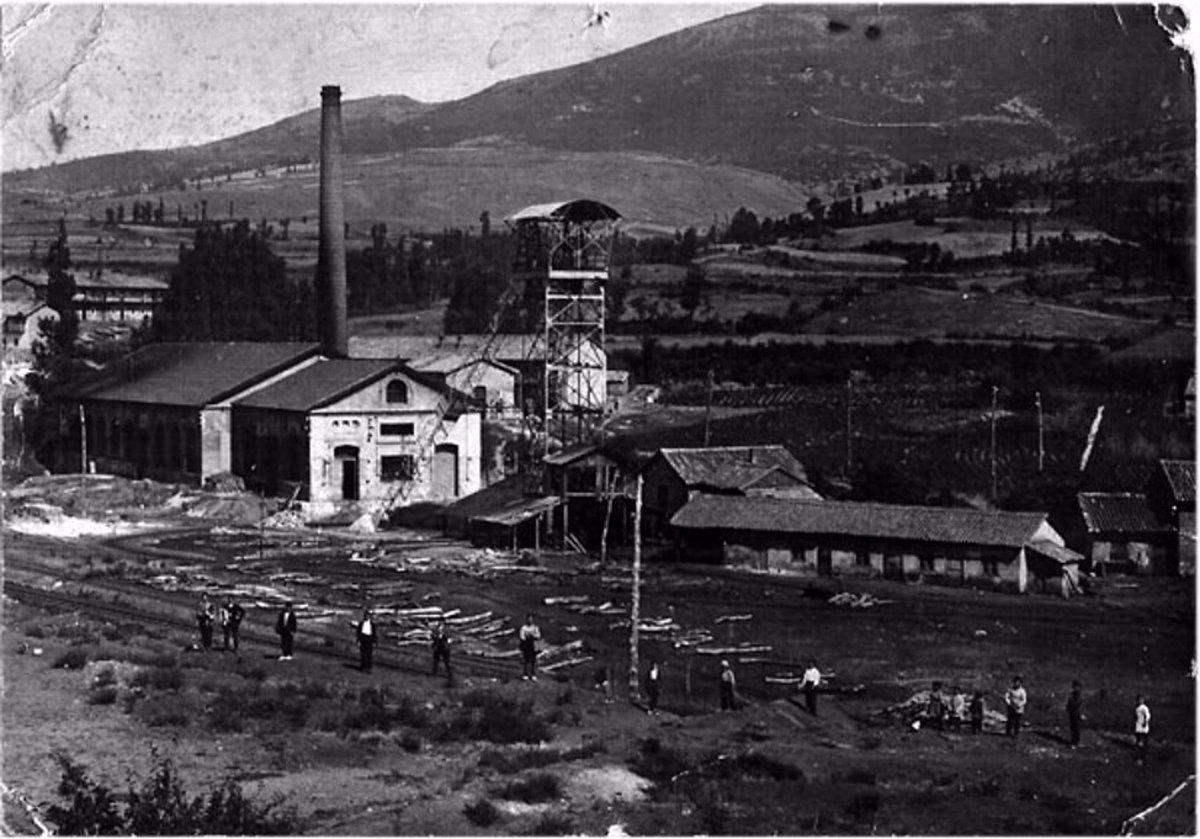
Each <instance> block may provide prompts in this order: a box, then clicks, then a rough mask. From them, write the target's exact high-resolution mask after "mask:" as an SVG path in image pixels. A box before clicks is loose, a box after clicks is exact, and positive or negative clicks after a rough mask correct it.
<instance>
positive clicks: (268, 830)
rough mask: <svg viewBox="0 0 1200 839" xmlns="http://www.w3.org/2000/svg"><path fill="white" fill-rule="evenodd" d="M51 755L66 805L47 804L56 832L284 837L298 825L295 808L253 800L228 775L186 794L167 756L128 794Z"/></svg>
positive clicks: (47, 812) (65, 757)
mask: <svg viewBox="0 0 1200 839" xmlns="http://www.w3.org/2000/svg"><path fill="white" fill-rule="evenodd" d="M55 759H56V760H57V761H58V764H59V766H60V768H61V769H62V777H61V779H60V781H59V784H58V789H57V791H58V795H59V796H60V797H61V798H63V799H65V802H66V803H65V804H57V803H55V804H52V805H50V806H49V807H48V808H47V810H46V816H47V818H48V819H49V820H50V821H52V822H53V823H54V824H55V825H56V826H57V827H58V832H59V833H60V834H64V835H72V836H83V835H111V834H119V835H141V836H179V835H224V836H243V835H259V836H266V835H272V836H282V835H290V834H293V833H295V832H296V831H297V828H298V827H299V823H298V822H297V820H296V816H295V813H294V812H293V811H290V810H288V811H278V808H279V807H280V804H281V801H280V800H279V799H276V800H274V801H271V802H268V803H266V804H259V803H256V802H254V801H251V800H249V799H247V798H246V797H245V796H244V795H243V793H242V790H241V788H240V787H239V786H238V785H237V783H236V782H235V781H233V780H232V779H230V780H227V781H226V782H225V783H224V784H222V785H220V786H217V787H213V788H212V789H210V790H209V791H208V793H207V795H204V794H201V795H197V796H195V797H191V796H189V795H188V794H187V792H186V791H185V790H184V789H183V785H182V783H181V782H180V780H179V777H178V775H177V774H176V772H175V768H174V766H173V765H172V764H171V762H170V761H169V760H160V761H159V762H158V764H157V767H156V768H155V770H154V772H153V774H151V775H150V776H148V777H147V778H145V780H144V781H143V782H142V784H141V786H140V787H134V785H133V782H132V780H131V781H130V785H129V789H128V792H127V793H125V794H124V795H118V794H115V793H114V792H113V791H112V790H110V789H109V788H108V787H106V786H103V785H101V784H98V783H96V782H95V781H93V780H91V779H90V778H89V777H88V775H87V770H86V768H85V767H83V766H80V765H79V764H76V763H74V762H73V761H72V760H71V759H70V758H69V757H68V756H66V755H64V754H56V755H55ZM122 799H123V801H124V804H123V807H122V805H121V804H120V803H119V802H120V801H121V800H122Z"/></svg>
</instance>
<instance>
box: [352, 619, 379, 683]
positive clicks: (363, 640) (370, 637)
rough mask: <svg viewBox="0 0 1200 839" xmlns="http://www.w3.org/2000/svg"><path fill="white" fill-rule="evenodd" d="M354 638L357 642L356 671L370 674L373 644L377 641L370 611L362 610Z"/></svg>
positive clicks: (373, 655)
mask: <svg viewBox="0 0 1200 839" xmlns="http://www.w3.org/2000/svg"><path fill="white" fill-rule="evenodd" d="M355 638H356V640H357V641H358V669H359V670H361V671H363V672H364V673H370V672H371V665H372V664H374V663H375V644H376V643H377V642H378V640H379V636H378V635H377V634H376V632H375V616H374V615H373V614H372V613H371V610H370V609H363V615H362V620H360V621H359V622H358V628H357V631H356V632H355Z"/></svg>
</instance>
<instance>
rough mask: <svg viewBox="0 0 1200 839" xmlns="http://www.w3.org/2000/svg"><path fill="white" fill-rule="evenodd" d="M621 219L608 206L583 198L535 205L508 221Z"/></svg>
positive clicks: (518, 211) (512, 216)
mask: <svg viewBox="0 0 1200 839" xmlns="http://www.w3.org/2000/svg"><path fill="white" fill-rule="evenodd" d="M620 217H621V214H620V213H619V212H617V211H616V210H614V209H613V208H612V207H610V206H608V205H607V204H603V203H601V202H599V201H593V200H591V199H588V198H582V199H578V200H575V201H557V202H554V203H551V204H533V205H532V206H529V207H525V208H524V209H522V210H517V211H516V212H515V213H513V214H512V215H511V216H509V217H508V221H571V222H576V221H616V220H617V219H619V218H620Z"/></svg>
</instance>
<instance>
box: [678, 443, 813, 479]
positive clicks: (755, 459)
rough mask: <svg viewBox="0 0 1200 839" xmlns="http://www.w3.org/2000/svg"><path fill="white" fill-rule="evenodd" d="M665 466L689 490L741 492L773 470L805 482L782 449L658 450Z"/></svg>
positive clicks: (800, 469) (796, 463)
mask: <svg viewBox="0 0 1200 839" xmlns="http://www.w3.org/2000/svg"><path fill="white" fill-rule="evenodd" d="M660 452H661V454H662V456H663V459H664V460H666V462H667V465H668V466H670V467H671V469H673V470H674V471H675V474H677V475H678V476H679V479H680V480H682V481H683V482H684V484H686V485H687V486H689V487H711V488H713V489H744V488H745V487H747V486H751V485H753V484H755V483H757V482H758V481H759V480H761V479H763V478H764V477H765V476H766V475H767V473H769V472H771V471H772V470H774V469H779V470H782V471H783V472H786V473H787V474H789V475H791V476H792V477H794V478H796V479H798V480H800V481H803V482H805V483H807V482H808V476H807V475H806V474H805V472H804V466H802V465H801V463H800V461H798V460H796V458H795V457H794V456H793V455H792V453H791V452H790V451H788V450H787V449H786V448H784V447H783V446H721V447H712V448H703V449H660Z"/></svg>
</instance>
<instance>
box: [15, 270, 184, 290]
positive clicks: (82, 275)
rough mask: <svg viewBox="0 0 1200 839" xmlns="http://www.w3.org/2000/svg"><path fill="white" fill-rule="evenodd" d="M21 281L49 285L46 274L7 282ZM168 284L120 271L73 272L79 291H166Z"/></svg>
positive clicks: (48, 278) (20, 275)
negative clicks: (92, 273) (94, 273)
mask: <svg viewBox="0 0 1200 839" xmlns="http://www.w3.org/2000/svg"><path fill="white" fill-rule="evenodd" d="M14 279H15V280H23V281H24V282H26V283H28V284H29V285H31V286H35V287H38V288H42V287H45V286H48V285H49V284H50V276H49V275H48V274H10V275H9V276H7V277H5V281H6V282H7V281H8V280H14ZM168 285H169V284H168V283H167V282H165V281H164V280H160V279H159V278H158V277H150V276H147V275H145V274H125V273H123V272H121V271H110V270H108V269H105V270H103V271H101V272H100V275H99V276H93V275H91V274H88V273H86V272H84V271H76V272H75V288H76V289H79V290H83V289H87V288H92V289H101V288H104V289H114V290H116V289H131V290H137V291H166V290H167V288H168Z"/></svg>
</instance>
